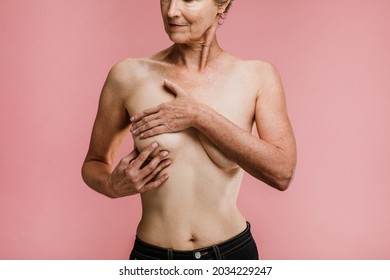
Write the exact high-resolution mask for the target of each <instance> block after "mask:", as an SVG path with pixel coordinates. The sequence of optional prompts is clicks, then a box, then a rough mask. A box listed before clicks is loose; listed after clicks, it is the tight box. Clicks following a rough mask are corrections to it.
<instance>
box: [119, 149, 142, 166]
mask: <svg viewBox="0 0 390 280" xmlns="http://www.w3.org/2000/svg"><path fill="white" fill-rule="evenodd" d="M138 154H139V153H138V151H137V149H134V150H133V151H132V152H131V153H130V154H128V155H127V156H125V157H124V158H122V159H121V161H120V163H121V164H122V165H124V166H128V165H129V164H130V162H131V161H133V160H134V159H135V158H137V156H138Z"/></svg>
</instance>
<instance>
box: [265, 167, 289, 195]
mask: <svg viewBox="0 0 390 280" xmlns="http://www.w3.org/2000/svg"><path fill="white" fill-rule="evenodd" d="M293 178H294V170H293V169H292V170H291V171H290V170H289V171H286V172H284V173H283V174H279V176H276V177H275V178H274V179H273V180H272V182H271V183H270V184H269V185H270V186H271V187H273V188H275V189H277V190H278V191H281V192H284V191H286V190H287V189H288V188H289V187H290V185H291V182H292V180H293Z"/></svg>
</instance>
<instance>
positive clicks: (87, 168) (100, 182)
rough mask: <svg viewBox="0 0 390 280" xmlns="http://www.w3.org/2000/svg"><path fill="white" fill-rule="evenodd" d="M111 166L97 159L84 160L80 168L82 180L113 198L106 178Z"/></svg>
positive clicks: (108, 175)
mask: <svg viewBox="0 0 390 280" xmlns="http://www.w3.org/2000/svg"><path fill="white" fill-rule="evenodd" d="M110 169H111V168H110V167H109V166H108V165H107V164H105V163H103V162H99V161H93V160H89V161H85V162H84V164H83V167H82V170H81V173H82V177H83V180H84V182H85V183H86V184H87V185H88V186H89V187H90V188H92V189H93V190H95V191H97V192H99V193H101V194H103V195H105V196H107V197H110V198H113V196H112V194H111V190H110V189H109V188H108V184H107V183H108V179H109V177H110V173H111V170H110Z"/></svg>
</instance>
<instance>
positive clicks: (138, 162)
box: [132, 142, 158, 170]
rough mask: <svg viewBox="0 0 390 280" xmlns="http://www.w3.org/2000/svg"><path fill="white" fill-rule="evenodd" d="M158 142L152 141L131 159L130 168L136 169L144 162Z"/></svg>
mask: <svg viewBox="0 0 390 280" xmlns="http://www.w3.org/2000/svg"><path fill="white" fill-rule="evenodd" d="M157 147H158V143H157V142H153V143H152V144H150V145H149V146H148V147H147V148H145V149H144V150H143V151H142V152H141V153H139V155H138V156H137V158H136V159H134V160H133V164H132V168H134V169H136V170H138V169H140V168H141V166H142V165H143V164H144V162H145V161H146V160H147V159H148V157H149V156H150V155H151V154H152V153H153V152H154V151H155V150H156V149H157Z"/></svg>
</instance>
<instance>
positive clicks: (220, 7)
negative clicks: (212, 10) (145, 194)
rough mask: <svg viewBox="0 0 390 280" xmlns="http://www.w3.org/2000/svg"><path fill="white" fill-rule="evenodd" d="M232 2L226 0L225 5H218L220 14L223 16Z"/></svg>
mask: <svg viewBox="0 0 390 280" xmlns="http://www.w3.org/2000/svg"><path fill="white" fill-rule="evenodd" d="M230 1H231V0H225V1H223V3H221V4H218V13H219V14H223V13H224V12H225V11H226V8H227V6H228V5H229V3H230Z"/></svg>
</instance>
